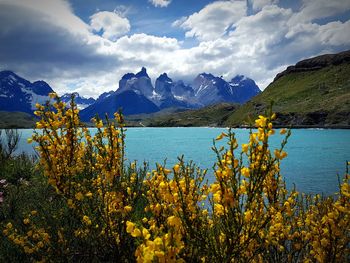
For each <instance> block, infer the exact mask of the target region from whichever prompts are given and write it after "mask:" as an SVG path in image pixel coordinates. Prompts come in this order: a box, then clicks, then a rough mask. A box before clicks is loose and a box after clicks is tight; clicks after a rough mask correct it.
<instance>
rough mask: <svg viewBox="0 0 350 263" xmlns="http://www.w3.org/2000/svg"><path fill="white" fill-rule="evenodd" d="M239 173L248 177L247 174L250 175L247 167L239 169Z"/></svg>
mask: <svg viewBox="0 0 350 263" xmlns="http://www.w3.org/2000/svg"><path fill="white" fill-rule="evenodd" d="M241 173H242V174H243V175H244V176H245V177H249V175H250V170H249V168H247V167H243V168H242V169H241Z"/></svg>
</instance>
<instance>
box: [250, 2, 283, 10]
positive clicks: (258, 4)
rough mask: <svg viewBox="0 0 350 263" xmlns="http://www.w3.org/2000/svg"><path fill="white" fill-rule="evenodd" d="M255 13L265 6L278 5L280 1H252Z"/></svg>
mask: <svg viewBox="0 0 350 263" xmlns="http://www.w3.org/2000/svg"><path fill="white" fill-rule="evenodd" d="M250 2H251V5H252V8H253V10H254V11H259V10H261V9H262V8H263V7H264V6H267V5H272V4H277V3H278V2H279V0H250Z"/></svg>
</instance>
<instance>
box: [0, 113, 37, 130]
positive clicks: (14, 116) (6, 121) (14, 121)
mask: <svg viewBox="0 0 350 263" xmlns="http://www.w3.org/2000/svg"><path fill="white" fill-rule="evenodd" d="M35 122H36V120H35V118H34V117H33V116H32V115H30V114H28V113H24V112H9V111H0V129H4V128H33V127H34V126H35Z"/></svg>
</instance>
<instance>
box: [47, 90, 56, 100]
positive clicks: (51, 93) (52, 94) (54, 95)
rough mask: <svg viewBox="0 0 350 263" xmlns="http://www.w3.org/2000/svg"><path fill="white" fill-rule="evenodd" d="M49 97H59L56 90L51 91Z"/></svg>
mask: <svg viewBox="0 0 350 263" xmlns="http://www.w3.org/2000/svg"><path fill="white" fill-rule="evenodd" d="M49 97H50V98H51V99H54V98H56V97H57V94H56V93H55V92H50V93H49Z"/></svg>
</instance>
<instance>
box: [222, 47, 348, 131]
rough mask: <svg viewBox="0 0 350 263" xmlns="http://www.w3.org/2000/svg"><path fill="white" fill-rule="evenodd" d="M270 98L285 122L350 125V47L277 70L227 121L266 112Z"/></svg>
mask: <svg viewBox="0 0 350 263" xmlns="http://www.w3.org/2000/svg"><path fill="white" fill-rule="evenodd" d="M271 101H273V102H274V106H273V111H274V112H277V114H278V117H279V118H278V120H277V121H278V122H279V124H280V125H283V126H289V125H292V126H311V127H312V126H315V127H330V126H332V127H333V126H336V127H341V126H344V127H349V126H350V51H346V52H342V53H339V54H335V55H323V56H319V57H315V58H311V59H308V60H304V61H300V62H298V63H297V64H296V65H295V66H291V67H288V68H287V70H285V71H284V72H282V73H280V74H278V75H277V76H276V78H275V80H274V81H273V82H272V83H271V84H270V85H269V86H268V87H267V88H266V89H265V90H264V91H263V92H262V93H261V94H259V95H257V96H256V97H254V98H253V99H252V100H251V101H249V102H248V103H246V104H244V105H243V106H242V107H240V108H239V109H238V110H237V111H235V112H234V113H233V114H232V115H231V116H230V117H229V118H228V120H227V122H226V125H230V126H236V125H240V124H242V123H245V122H246V121H247V119H248V116H252V118H254V117H255V116H256V115H258V114H260V113H264V112H265V111H266V109H267V108H268V107H269V105H270V103H271Z"/></svg>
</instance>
